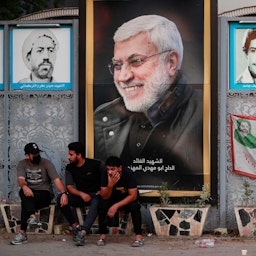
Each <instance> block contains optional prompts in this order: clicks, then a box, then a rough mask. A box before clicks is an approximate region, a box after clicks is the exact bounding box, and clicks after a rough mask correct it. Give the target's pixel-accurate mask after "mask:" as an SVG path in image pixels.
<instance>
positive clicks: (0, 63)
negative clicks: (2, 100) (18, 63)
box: [0, 26, 4, 90]
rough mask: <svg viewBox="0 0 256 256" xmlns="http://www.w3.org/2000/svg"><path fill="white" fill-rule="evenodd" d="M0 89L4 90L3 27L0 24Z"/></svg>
mask: <svg viewBox="0 0 256 256" xmlns="http://www.w3.org/2000/svg"><path fill="white" fill-rule="evenodd" d="M0 90H4V27H3V26H0Z"/></svg>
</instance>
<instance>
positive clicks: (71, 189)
mask: <svg viewBox="0 0 256 256" xmlns="http://www.w3.org/2000/svg"><path fill="white" fill-rule="evenodd" d="M67 190H68V192H69V193H70V194H72V195H75V196H79V197H81V198H82V199H83V200H84V202H90V200H91V196H90V195H89V194H87V193H85V192H83V191H80V190H78V189H76V188H75V187H74V186H73V185H67Z"/></svg>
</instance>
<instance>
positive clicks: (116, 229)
mask: <svg viewBox="0 0 256 256" xmlns="http://www.w3.org/2000/svg"><path fill="white" fill-rule="evenodd" d="M75 210H76V214H77V218H78V222H79V224H80V225H83V222H84V219H85V218H86V215H87V213H88V210H89V207H88V206H85V207H83V208H79V207H77V208H75ZM132 229H133V225H132V219H131V214H130V213H127V212H125V211H124V210H119V211H118V220H117V225H115V226H113V227H108V230H109V234H111V235H117V234H120V235H121V234H125V235H130V234H132ZM91 232H92V234H98V218H96V220H95V222H94V224H93V225H92V227H91Z"/></svg>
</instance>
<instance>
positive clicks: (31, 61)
mask: <svg viewBox="0 0 256 256" xmlns="http://www.w3.org/2000/svg"><path fill="white" fill-rule="evenodd" d="M71 30H72V28H71V27H69V26H60V27H58V28H56V27H47V25H46V26H45V27H22V26H21V27H15V28H13V29H11V30H10V56H11V58H10V86H11V89H12V90H70V89H72V82H71V81H72V70H71V69H72V55H71V53H72V51H71V49H72V38H71V37H72V36H71V35H72V33H71Z"/></svg>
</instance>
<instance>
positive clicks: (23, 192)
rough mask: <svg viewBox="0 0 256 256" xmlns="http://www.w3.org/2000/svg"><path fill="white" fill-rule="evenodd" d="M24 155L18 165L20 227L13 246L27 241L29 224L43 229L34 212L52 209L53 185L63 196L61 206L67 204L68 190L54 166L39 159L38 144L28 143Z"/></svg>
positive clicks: (43, 159) (48, 161)
mask: <svg viewBox="0 0 256 256" xmlns="http://www.w3.org/2000/svg"><path fill="white" fill-rule="evenodd" d="M24 151H25V157H26V158H25V159H24V160H21V161H20V162H19V163H18V165H17V177H18V184H19V186H20V191H19V195H20V198H21V227H20V232H19V233H18V234H17V235H16V236H15V238H14V239H13V240H12V241H11V244H14V245H16V244H23V243H26V242H27V241H28V238H27V234H26V230H27V226H28V224H30V225H31V224H32V225H38V226H40V225H42V224H41V223H40V221H39V220H37V219H36V216H35V212H36V211H37V210H39V209H41V208H44V207H47V206H49V205H50V203H51V200H52V199H53V196H54V193H53V189H52V182H53V183H54V184H55V186H56V187H57V189H58V190H59V191H60V192H61V194H62V195H61V205H62V206H64V205H67V204H68V197H67V195H66V188H65V186H64V184H63V182H62V180H61V179H60V177H59V175H58V173H57V171H56V169H55V167H54V165H53V163H52V162H51V161H50V160H48V159H46V158H42V157H41V156H40V152H41V150H40V149H39V147H38V146H37V144H36V143H28V144H27V145H26V146H25V147H24Z"/></svg>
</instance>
